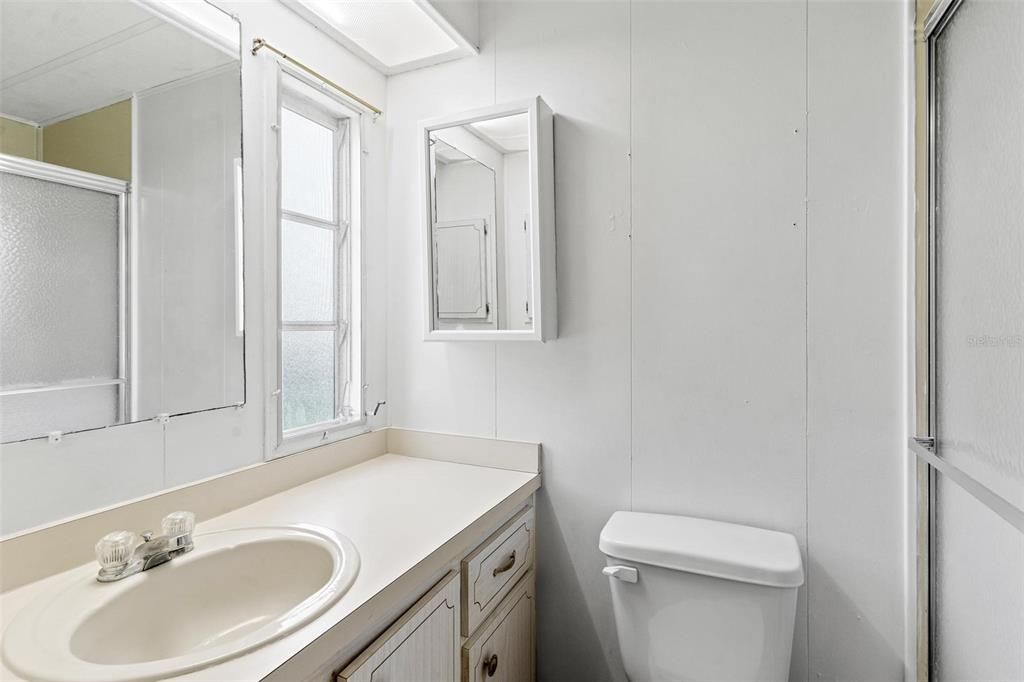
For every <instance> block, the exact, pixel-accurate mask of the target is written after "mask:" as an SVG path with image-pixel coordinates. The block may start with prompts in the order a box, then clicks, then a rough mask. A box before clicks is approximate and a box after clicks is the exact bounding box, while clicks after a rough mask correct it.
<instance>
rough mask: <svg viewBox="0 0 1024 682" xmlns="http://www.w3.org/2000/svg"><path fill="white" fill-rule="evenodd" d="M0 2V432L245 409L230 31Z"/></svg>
mask: <svg viewBox="0 0 1024 682" xmlns="http://www.w3.org/2000/svg"><path fill="white" fill-rule="evenodd" d="M3 11H4V16H3V19H4V20H3V23H2V27H0V32H2V35H0V42H2V43H3V44H4V59H3V61H2V63H0V81H2V82H3V83H4V87H3V98H2V102H0V128H2V133H3V134H2V135H0V207H2V208H0V291H2V294H0V316H2V318H3V320H4V323H3V325H0V441H2V442H11V441H17V440H24V439H29V438H37V437H42V436H46V435H47V434H50V433H52V432H63V433H67V432H73V431H79V430H85V429H94V428H100V427H106V426H111V425H116V424H123V423H127V422H132V421H140V420H146V419H151V418H153V417H154V416H156V415H159V414H168V415H173V414H179V413H184V412H195V411H200V410H206V409H212V408H217V407H222V406H228V405H235V404H239V403H241V402H243V401H244V400H245V387H244V371H243V366H242V356H243V343H244V339H243V327H244V324H243V319H242V289H241V279H242V272H241V238H242V224H241V211H240V210H238V209H239V207H240V203H241V179H242V152H241V80H240V60H239V44H240V39H239V29H238V25H237V23H236V22H235V21H234V20H233V19H232V18H231V17H229V16H228V15H227V14H223V13H221V12H219V11H214V12H213V14H214V15H218V16H217V17H215V18H218V19H220V20H222V21H221V22H219V23H217V24H216V25H217V26H218V27H220V24H221V23H223V27H222V28H223V30H214V31H212V32H211V33H210V34H204V35H199V34H197V33H192V32H191V31H189V30H186V29H184V28H182V26H180V25H178V24H177V23H170V22H169V21H165V20H164V18H163V17H162V16H160V15H158V14H156V13H155V12H157V10H156V9H153V10H150V9H148V8H147V6H146V5H144V4H142V3H135V2H130V1H129V0H102V1H98V0H80V1H78V2H73V3H68V2H63V1H58V0H37V1H35V2H10V3H5V4H4V10H3ZM42 26H46V27H47V29H46V30H42V29H40V28H39V27H42ZM101 47H102V49H100V48H101ZM57 359H59V360H57Z"/></svg>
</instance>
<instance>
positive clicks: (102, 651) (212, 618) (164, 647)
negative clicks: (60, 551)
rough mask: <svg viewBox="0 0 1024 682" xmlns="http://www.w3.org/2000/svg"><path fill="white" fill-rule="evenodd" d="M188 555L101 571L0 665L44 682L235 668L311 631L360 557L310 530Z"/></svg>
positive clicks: (68, 591)
mask: <svg viewBox="0 0 1024 682" xmlns="http://www.w3.org/2000/svg"><path fill="white" fill-rule="evenodd" d="M194 537H195V549H194V550H193V551H192V552H190V553H188V554H185V555H183V556H181V557H178V558H176V559H174V560H173V561H170V562H168V563H166V564H164V565H162V566H159V567H157V568H154V569H152V570H149V571H146V572H144V573H139V574H137V575H133V576H131V577H129V578H125V579H124V580H120V581H117V582H112V583H100V582H97V581H96V578H95V574H96V568H97V567H96V566H89V567H82V568H81V569H76V571H75V572H74V576H73V577H71V578H69V579H68V581H67V583H65V584H64V585H62V586H60V587H58V588H57V589H55V590H53V591H51V592H48V593H47V594H46V595H45V596H44V597H41V598H39V599H38V600H36V601H35V602H34V603H31V604H29V605H28V606H26V607H25V608H24V609H23V610H22V611H21V612H20V613H19V614H18V615H17V616H16V617H15V618H14V620H13V621H12V622H11V624H10V625H9V626H8V628H7V631H6V632H5V633H4V638H3V656H4V661H5V662H6V664H7V665H8V666H9V667H10V668H11V669H12V670H13V671H14V672H16V673H18V674H19V675H22V676H24V677H25V678H27V679H32V680H43V681H50V682H92V681H95V682H100V681H103V682H119V681H120V682H128V681H130V680H157V679H163V678H166V677H170V676H174V675H181V674H183V673H186V672H189V671H193V670H197V669H200V668H204V667H207V666H209V665H212V664H214V663H218V662H220V661H224V660H227V659H229V658H233V657H235V656H240V655H242V654H244V653H246V652H248V651H251V650H253V649H255V648H257V647H259V646H261V645H264V644H267V643H268V642H271V641H273V640H275V639H277V638H280V637H282V636H284V635H286V634H288V633H290V632H292V631H294V630H295V629H297V628H299V627H301V626H303V625H305V624H306V623H309V622H310V621H311V620H313V619H314V618H316V617H317V616H319V615H320V614H322V613H323V612H324V611H326V610H327V609H328V608H329V607H330V606H331V605H332V604H334V603H335V602H336V601H337V600H338V599H340V598H341V596H342V595H343V594H344V593H345V592H346V591H347V590H348V588H349V587H350V586H351V585H352V582H353V581H354V580H355V577H356V573H357V572H358V570H359V555H358V552H357V551H356V548H355V546H354V545H353V544H352V542H351V541H350V540H348V538H345V537H344V536H341V535H339V534H337V533H335V532H333V531H331V530H328V529H326V528H319V527H315V526H306V525H298V526H280V527H265V528H240V529H233V530H223V531H214V532H210V533H200V534H196V535H195V536H194Z"/></svg>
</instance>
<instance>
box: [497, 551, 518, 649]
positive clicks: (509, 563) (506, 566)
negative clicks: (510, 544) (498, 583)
mask: <svg viewBox="0 0 1024 682" xmlns="http://www.w3.org/2000/svg"><path fill="white" fill-rule="evenodd" d="M515 565H516V551H515V550H514V549H513V550H512V554H511V555H510V556H509V558H507V559H505V561H503V562H502V563H501V565H500V566H496V567H495V569H494V570H493V571H491V577H492V578H496V577H497V576H498V575H500V574H501V573H504V572H505V571H510V570H512V567H513V566H515ZM495 665H497V664H495Z"/></svg>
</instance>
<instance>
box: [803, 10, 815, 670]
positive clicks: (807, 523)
mask: <svg viewBox="0 0 1024 682" xmlns="http://www.w3.org/2000/svg"><path fill="white" fill-rule="evenodd" d="M810 108H811V3H810V0H804V124H803V125H804V546H805V547H806V549H807V565H806V566H805V567H804V574H805V575H806V576H807V579H806V581H805V583H804V584H805V585H806V586H807V587H806V591H805V595H806V602H805V604H804V608H805V610H806V612H807V676H808V677H809V678H810V677H813V676H812V675H811V578H810V573H811V457H810V430H811V408H810V404H811V403H810V392H811V380H810V375H811V369H810V368H811V361H810V327H811V315H810V298H811V297H810V287H811V273H810V267H809V264H810V241H811V240H810V233H811V230H810V211H809V208H808V206H809V203H810V197H809V196H808V195H809V193H810V184H811V183H810V177H811V170H810V166H811V130H810Z"/></svg>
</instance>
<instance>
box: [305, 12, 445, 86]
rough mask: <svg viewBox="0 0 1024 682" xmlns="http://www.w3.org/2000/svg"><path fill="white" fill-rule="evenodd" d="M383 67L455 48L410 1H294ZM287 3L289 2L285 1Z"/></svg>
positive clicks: (397, 65) (390, 67)
mask: <svg viewBox="0 0 1024 682" xmlns="http://www.w3.org/2000/svg"><path fill="white" fill-rule="evenodd" d="M295 2H296V4H300V5H304V6H305V7H306V8H307V9H308V10H309V11H311V12H313V13H314V14H316V15H317V16H318V17H319V18H320V19H322V20H323V21H325V22H327V23H328V24H329V25H330V26H331V27H332V28H334V29H335V30H336V31H337V32H338V33H340V34H342V35H343V36H344V37H345V38H347V39H348V40H350V41H351V42H352V43H354V44H355V45H356V46H357V47H359V49H361V50H363V51H364V52H366V53H367V54H368V55H369V56H371V57H372V58H374V59H376V60H377V61H378V62H380V63H381V64H382V65H383V66H384V67H386V68H387V69H393V68H395V67H400V66H401V65H403V64H409V63H412V62H419V61H421V60H424V59H429V58H431V57H436V56H438V55H443V54H446V53H449V52H452V51H453V50H456V49H459V48H460V45H459V44H458V43H456V42H455V40H454V39H453V38H452V37H451V36H450V35H448V33H447V32H446V31H445V30H444V28H442V27H441V26H440V25H439V24H438V23H437V22H436V21H435V20H434V19H433V17H431V16H429V15H428V14H427V12H425V11H424V10H423V8H421V7H420V5H419V4H417V3H416V2H414V1H413V0H375V1H374V0H295ZM289 4H291V3H289Z"/></svg>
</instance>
